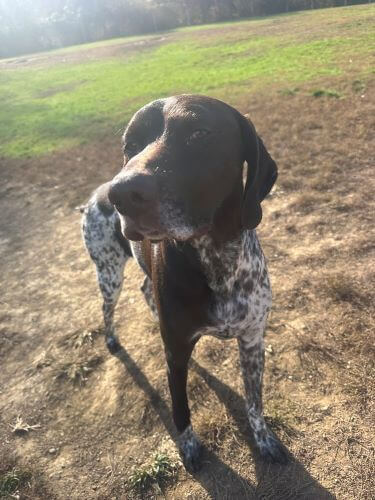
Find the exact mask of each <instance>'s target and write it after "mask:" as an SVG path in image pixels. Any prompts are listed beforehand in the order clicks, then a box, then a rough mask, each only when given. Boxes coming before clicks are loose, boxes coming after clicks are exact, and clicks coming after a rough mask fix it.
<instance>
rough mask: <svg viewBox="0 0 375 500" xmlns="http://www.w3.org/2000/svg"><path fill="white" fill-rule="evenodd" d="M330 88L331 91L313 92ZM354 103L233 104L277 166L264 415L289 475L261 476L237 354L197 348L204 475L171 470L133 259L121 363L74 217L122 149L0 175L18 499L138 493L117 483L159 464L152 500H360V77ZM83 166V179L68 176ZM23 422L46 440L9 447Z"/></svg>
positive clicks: (4, 415)
mask: <svg viewBox="0 0 375 500" xmlns="http://www.w3.org/2000/svg"><path fill="white" fill-rule="evenodd" d="M353 80H355V78H353ZM336 84H337V82H336V83H335V85H336ZM342 85H343V86H345V85H346V87H347V86H348V85H349V87H350V88H351V82H349V83H347V82H343V83H342ZM353 85H354V84H353ZM355 85H357V84H355ZM331 87H332V85H331V83H330V81H329V79H327V81H326V82H325V83H324V86H323V84H322V88H331ZM336 87H337V85H336ZM336 87H335V88H336ZM346 87H345V88H346ZM337 88H338V87H337ZM346 92H348V91H347V90H346ZM365 92H366V99H364V98H361V95H360V92H357V91H355V90H353V91H352V93H350V94H349V93H348V94H347V97H345V96H344V98H342V99H328V98H327V99H326V98H324V97H323V98H321V99H315V98H313V97H311V96H309V95H308V93H307V92H302V91H301V92H297V93H292V94H290V95H284V94H280V93H279V92H276V91H275V93H273V94H272V93H271V94H269V95H267V96H262V95H258V96H255V97H254V95H252V96H251V97H246V95H244V97H243V98H242V101H241V103H240V106H239V107H240V108H241V109H242V111H249V112H250V114H251V117H252V120H253V121H254V123H255V124H256V125H257V128H258V130H259V132H260V134H261V135H262V137H263V138H264V140H265V143H266V144H267V147H268V148H269V150H270V151H271V152H272V155H273V156H274V157H275V158H276V159H277V160H278V164H279V169H280V181H279V184H278V188H277V189H276V191H275V192H274V194H273V195H272V196H271V197H270V199H269V200H267V201H265V203H264V220H263V223H262V225H261V226H260V229H259V233H260V237H261V240H262V244H263V248H264V250H265V253H266V256H267V259H268V263H269V270H270V275H271V280H272V285H273V292H274V306H273V310H272V314H271V317H270V321H269V328H268V333H267V337H266V353H267V354H266V372H265V383H264V400H265V414H266V416H267V419H268V421H269V422H270V425H271V426H272V428H273V429H274V431H275V432H276V433H277V434H278V435H279V436H280V437H281V438H282V439H283V442H284V443H285V445H286V446H287V447H288V449H289V451H290V453H291V455H292V456H293V461H292V462H291V464H290V465H289V466H288V467H285V468H280V467H277V466H270V467H265V466H263V465H262V463H261V462H260V460H259V457H257V455H256V453H254V450H253V443H252V440H251V437H250V432H249V427H248V423H247V419H246V413H245V408H244V400H243V388H242V382H241V378H240V370H239V362H238V355H237V347H236V343H235V342H227V343H223V342H220V341H218V340H216V339H208V338H207V339H203V340H202V341H200V342H199V344H198V345H197V348H196V351H195V353H194V362H192V365H191V370H190V376H189V396H190V402H191V409H192V420H193V424H194V426H195V428H196V430H197V432H198V433H199V435H200V437H201V439H202V441H203V443H204V445H205V450H204V455H203V465H204V467H203V469H202V471H201V472H200V473H198V474H196V475H194V476H191V475H190V474H187V473H186V471H185V470H184V469H183V468H182V466H181V464H180V463H179V461H178V457H176V456H175V455H174V454H176V447H175V443H174V439H175V434H174V429H173V424H172V419H171V413H170V406H169V394H168V387H167V381H166V376H165V362H164V354H163V349H162V346H161V341H160V338H159V335H158V333H157V328H156V326H155V323H154V322H153V321H152V319H151V316H150V314H149V313H148V311H147V308H146V306H145V304H144V303H143V300H142V297H141V295H140V293H139V284H140V280H141V274H140V273H139V271H138V270H137V269H136V267H135V265H134V263H130V264H129V267H128V268H127V279H126V283H125V287H124V292H123V294H122V296H121V299H120V304H119V307H118V312H117V318H116V319H117V327H118V333H119V336H120V338H121V340H122V342H123V344H124V346H125V347H126V352H125V353H124V355H123V357H122V358H121V359H117V358H115V357H112V356H110V355H109V354H108V352H107V351H106V349H105V347H104V340H103V336H102V335H100V331H99V332H98V331H97V330H96V329H97V328H98V326H99V325H100V323H101V311H100V300H99V297H98V290H97V286H96V282H95V275H94V269H93V266H92V264H91V263H90V262H89V259H88V257H87V255H86V254H85V253H84V251H83V247H82V242H81V238H80V233H79V221H78V218H77V214H76V212H74V207H75V206H76V205H78V204H80V203H81V202H82V201H84V200H85V199H86V197H87V196H88V194H89V192H90V191H91V189H92V188H94V187H96V186H97V184H99V183H100V182H102V181H104V180H107V179H108V178H110V177H111V176H112V175H113V174H114V173H115V171H116V169H117V165H118V159H119V157H118V151H119V149H118V144H117V142H118V141H117V138H113V139H109V140H108V142H107V143H103V144H101V145H100V146H99V145H97V144H93V145H88V146H87V147H85V148H81V149H80V150H77V151H69V152H65V153H61V154H60V155H59V156H55V157H53V158H51V157H46V158H42V159H39V160H38V161H36V160H31V159H25V160H23V161H22V162H17V161H7V162H6V163H5V162H3V170H4V178H6V180H7V186H8V188H7V189H8V191H7V196H6V197H5V196H4V197H1V198H0V208H1V210H2V219H1V229H2V231H3V234H4V235H5V238H6V244H5V243H4V245H3V246H2V247H1V248H2V250H1V251H2V254H1V255H2V260H1V263H0V268H1V272H2V283H3V284H4V285H5V286H4V295H3V297H2V298H1V301H2V302H1V308H2V311H1V331H0V332H1V333H0V348H1V351H0V362H1V367H2V370H1V373H0V386H1V392H0V433H1V436H2V442H1V444H0V450H1V453H2V455H1V457H2V460H0V463H1V468H0V472H1V474H2V473H3V472H5V473H8V472H9V471H13V469H14V468H15V467H16V468H18V469H19V470H21V471H22V470H27V471H30V472H31V474H32V481H34V483H32V484H34V486H31V488H29V486H28V485H27V484H25V485H24V486H22V488H21V490H20V491H21V493H22V495H23V497H22V498H33V499H34V498H43V499H46V498H48V499H50V498H51V499H53V498H58V499H64V500H65V498H66V497H67V492H69V498H72V499H81V498H87V499H100V500H102V499H109V498H118V499H125V498H130V496H135V497H136V496H138V497H139V496H140V494H139V493H137V492H136V491H135V490H134V489H131V488H130V485H129V479H130V478H131V474H132V469H133V468H135V469H138V470H141V469H142V467H144V466H146V465H147V464H149V463H150V462H151V463H152V460H153V458H154V457H155V455H156V454H163V455H166V456H167V457H169V458H170V460H171V461H172V462H173V463H174V464H176V474H175V476H174V477H173V479H171V480H170V481H169V480H167V481H166V482H165V483H164V484H163V488H162V493H160V492H155V491H154V490H152V489H151V490H149V492H148V493H146V494H144V495H143V496H144V497H146V498H147V495H148V497H149V498H155V497H158V496H159V498H163V497H164V498H167V499H182V498H191V499H208V498H215V499H233V498H235V499H241V498H242V499H253V498H254V499H259V498H262V499H265V500H280V499H293V500H294V499H314V500H315V499H328V498H334V497H335V496H336V497H337V498H340V499H343V500H352V499H353V498H355V499H358V500H370V499H372V497H373V492H374V491H375V484H374V478H375V470H374V463H375V456H374V447H375V443H374V434H373V429H374V420H373V415H374V412H375V404H374V401H375V381H374V368H375V366H374V359H375V349H374V345H375V341H374V332H375V315H374V312H373V303H374V298H375V296H374V293H375V291H374V286H373V283H374V278H375V275H374V270H373V263H374V257H375V246H374V243H373V242H374V241H375V228H374V224H373V213H374V212H375V207H374V201H373V196H372V195H371V193H374V192H375V185H374V183H375V180H374V177H373V175H372V172H373V166H374V165H373V164H372V159H371V158H372V157H371V153H372V146H371V137H372V132H371V131H372V130H373V105H372V104H371V99H373V94H374V87H373V84H372V83H371V81H369V82H366V90H365ZM301 110H303V113H302V112H301ZM286 116H288V117H292V118H291V119H290V120H285V117H286ZM353 124H354V125H353ZM77 157H80V158H81V162H80V165H82V164H84V165H85V168H78V169H77V161H76V158H77ZM56 165H58V166H59V168H57V167H56ZM103 165H110V167H108V168H104V167H103ZM56 185H57V186H59V188H58V189H56V188H55V186H56ZM30 186H34V187H33V189H31V188H30ZM26 200H27V203H26ZM25 213H27V214H28V217H27V218H25ZM41 221H43V223H42V224H41ZM15 262H16V264H17V265H15ZM46 276H47V277H48V279H46ZM46 283H47V285H48V286H46ZM25 297H27V302H26V301H25ZM90 332H91V333H90ZM56 376H57V379H56ZM74 381H75V382H76V383H72V382H74ZM83 381H84V383H81V382H83ZM77 382H78V383H77ZM17 417H21V418H22V421H23V423H26V424H28V425H29V426H33V425H40V428H38V429H35V431H31V430H30V432H24V433H23V434H22V435H19V434H18V433H14V432H12V427H11V425H12V424H15V423H16V419H17ZM50 449H54V450H55V452H53V453H50V452H49V450H50ZM3 457H4V458H3ZM10 457H13V458H12V460H10ZM3 464H4V467H3ZM33 488H34V489H33Z"/></svg>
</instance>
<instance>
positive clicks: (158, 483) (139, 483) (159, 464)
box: [128, 454, 177, 493]
mask: <svg viewBox="0 0 375 500" xmlns="http://www.w3.org/2000/svg"><path fill="white" fill-rule="evenodd" d="M176 470H177V469H176V466H175V464H173V463H172V461H171V460H170V459H169V458H168V457H167V456H166V455H163V454H157V455H156V456H155V458H154V461H153V462H152V463H151V464H150V465H147V466H143V467H139V468H136V469H134V470H133V472H132V474H131V475H130V477H129V479H128V484H129V486H130V488H131V489H135V490H137V491H139V492H142V493H144V492H146V491H148V490H150V489H151V488H152V489H156V490H160V488H161V487H163V486H164V485H165V484H166V483H167V482H168V481H170V480H171V479H172V478H173V477H174V476H175V475H176Z"/></svg>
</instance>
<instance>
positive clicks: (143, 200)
mask: <svg viewBox="0 0 375 500" xmlns="http://www.w3.org/2000/svg"><path fill="white" fill-rule="evenodd" d="M156 194H157V190H156V183H155V180H154V179H153V178H152V176H151V175H142V174H137V175H134V176H132V177H128V178H123V177H118V176H117V177H115V178H114V179H113V181H112V183H111V186H110V188H109V192H108V198H109V201H110V202H111V203H112V205H115V207H116V208H117V210H118V211H119V212H120V213H121V214H122V215H128V216H129V217H134V216H135V215H139V214H140V213H141V212H144V211H145V210H148V209H150V208H152V206H153V205H154V204H155V202H156Z"/></svg>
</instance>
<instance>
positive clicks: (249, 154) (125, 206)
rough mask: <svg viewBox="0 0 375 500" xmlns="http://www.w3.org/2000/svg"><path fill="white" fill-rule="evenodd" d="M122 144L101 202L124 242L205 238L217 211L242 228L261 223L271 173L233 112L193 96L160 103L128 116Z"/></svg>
mask: <svg viewBox="0 0 375 500" xmlns="http://www.w3.org/2000/svg"><path fill="white" fill-rule="evenodd" d="M123 141H124V166H123V168H122V170H121V172H120V173H119V174H118V175H116V177H115V178H114V179H113V181H112V183H111V187H110V189H109V199H110V201H111V203H112V204H113V205H114V206H115V207H116V209H117V211H118V212H119V214H120V218H121V223H122V230H123V232H124V234H125V236H126V237H127V238H129V239H131V240H141V239H143V238H147V239H151V240H161V239H164V238H173V239H177V240H188V239H190V238H194V237H196V236H198V235H202V234H205V233H209V232H210V231H212V230H213V228H214V226H215V224H216V223H217V219H218V213H220V211H223V207H226V210H227V211H228V210H229V211H231V214H232V220H238V224H239V225H240V226H241V227H243V228H249V229H252V228H255V227H256V226H257V225H258V224H259V222H260V221H261V218H262V210H261V206H260V203H261V201H262V200H263V198H264V197H265V196H266V195H267V194H268V193H269V191H270V190H271V188H272V186H273V184H274V182H275V180H276V177H277V167H276V164H275V162H274V161H273V160H272V158H271V157H270V155H269V154H268V152H267V150H266V149H265V147H264V145H263V143H262V141H261V139H260V138H259V137H258V135H257V133H256V131H255V128H254V126H253V125H252V123H251V122H249V121H248V120H247V119H246V118H245V117H244V116H242V115H241V114H240V113H239V112H238V111H236V110H235V109H234V108H232V107H230V106H228V105H227V104H225V103H223V102H221V101H218V100H216V99H212V98H210V97H205V96H198V95H180V96H174V97H169V98H168V99H160V100H157V101H154V102H152V103H150V104H148V105H147V106H145V107H143V108H142V109H140V110H139V111H138V112H137V113H136V114H135V115H134V116H133V118H132V119H131V121H130V123H129V125H128V127H127V129H126V131H125V134H124V137H123ZM244 161H246V162H247V164H248V173H247V181H246V185H245V187H243V181H242V171H243V164H244Z"/></svg>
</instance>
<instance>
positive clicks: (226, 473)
mask: <svg viewBox="0 0 375 500" xmlns="http://www.w3.org/2000/svg"><path fill="white" fill-rule="evenodd" d="M115 356H116V357H117V358H118V359H119V360H120V361H121V362H122V363H123V365H124V366H125V368H126V370H127V371H128V373H129V374H130V375H131V376H132V377H133V379H134V381H135V383H136V384H137V385H138V386H139V388H140V389H142V390H143V391H144V392H145V393H146V394H147V395H148V397H149V399H150V402H151V404H152V406H153V407H154V409H155V411H156V413H157V414H158V416H159V418H160V419H161V421H162V422H163V425H164V426H165V428H166V430H167V431H168V433H169V434H170V436H171V438H172V439H173V440H174V441H176V431H175V429H174V425H173V421H172V417H171V412H170V409H169V407H168V405H167V403H166V402H165V401H164V399H163V398H161V396H160V395H159V393H158V392H157V391H156V390H155V389H154V388H153V387H152V386H151V384H150V382H149V381H148V379H147V377H146V376H145V374H144V373H143V372H142V370H141V369H140V368H139V367H138V366H137V364H136V363H135V361H134V360H133V359H132V357H131V356H130V355H129V353H128V352H127V351H126V350H125V349H124V348H123V347H121V348H120V349H119V350H118V351H117V352H116V354H115ZM190 366H191V368H192V369H193V370H194V371H195V372H196V373H198V374H199V375H200V376H202V378H203V379H204V380H205V382H206V383H207V385H208V386H209V387H210V388H211V389H212V390H213V391H215V393H216V394H217V396H218V397H219V399H220V400H221V401H222V402H223V404H224V405H225V406H226V408H227V410H228V411H229V413H230V414H231V415H232V417H233V419H234V420H235V421H236V423H237V425H238V429H239V430H240V431H241V433H242V434H243V437H244V439H245V441H246V442H247V444H248V445H249V447H250V448H251V450H252V452H253V459H254V462H255V470H256V476H257V483H258V484H257V485H254V484H251V483H250V482H249V481H248V480H247V479H245V478H244V477H242V476H240V475H239V474H237V473H236V472H235V471H234V470H233V469H232V468H231V467H229V466H228V465H227V464H225V463H224V462H223V461H222V460H220V458H219V457H218V456H217V455H216V454H215V453H214V452H212V451H210V450H208V449H207V448H205V449H204V453H203V458H202V463H203V468H202V470H200V471H199V472H198V473H195V474H193V476H194V479H195V480H196V481H198V482H199V483H200V484H201V485H202V487H203V488H204V489H205V490H206V491H207V493H208V494H209V496H210V498H213V499H234V498H235V499H236V500H237V499H249V500H252V499H254V500H256V499H262V500H281V499H283V500H298V499H301V500H302V499H306V500H307V499H311V500H323V499H332V500H333V499H334V498H335V497H334V496H333V495H332V494H331V493H329V492H328V491H327V490H326V489H325V488H324V487H323V486H322V485H320V484H319V483H318V482H317V481H316V480H315V479H314V478H313V477H312V476H311V475H310V474H309V473H308V472H307V470H306V469H305V468H304V466H303V465H302V464H301V463H300V462H298V461H297V460H296V459H295V458H294V457H292V456H291V455H290V454H289V456H290V463H289V464H288V465H286V466H279V465H269V464H265V463H264V462H263V461H262V460H261V458H260V457H259V456H258V454H257V452H256V449H255V448H254V443H253V442H252V440H251V437H250V436H251V434H250V429H249V427H248V426H247V425H246V424H245V421H246V415H245V402H244V399H243V398H242V397H241V396H239V395H238V394H237V393H236V392H234V391H233V390H232V389H231V388H230V387H229V386H227V385H226V384H224V383H223V382H221V381H220V380H218V379H217V378H216V377H215V376H214V375H212V374H210V373H209V372H208V371H207V370H206V369H205V368H203V367H202V366H201V365H199V364H198V363H197V362H196V361H194V360H191V365H190ZM241 408H242V411H241Z"/></svg>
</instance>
